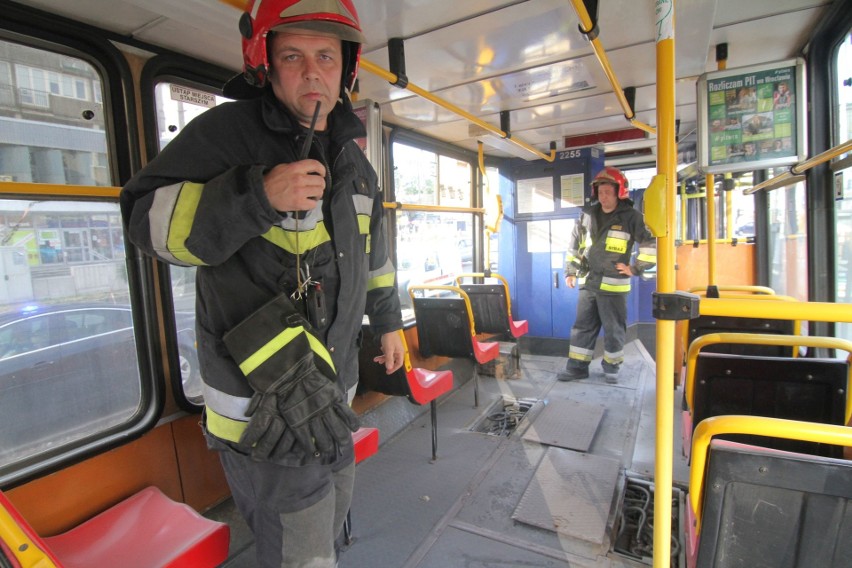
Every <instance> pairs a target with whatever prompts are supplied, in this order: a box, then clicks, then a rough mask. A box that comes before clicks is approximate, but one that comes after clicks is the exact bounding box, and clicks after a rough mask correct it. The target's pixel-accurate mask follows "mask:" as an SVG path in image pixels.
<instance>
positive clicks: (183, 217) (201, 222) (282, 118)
mask: <svg viewBox="0 0 852 568" xmlns="http://www.w3.org/2000/svg"><path fill="white" fill-rule="evenodd" d="M329 125H330V126H329V132H330V138H331V140H330V144H329V147H330V151H331V152H332V158H331V163H330V164H326V169H327V172H328V175H327V177H326V192H325V194H324V196H323V203H322V204H321V205H320V206H318V207H317V208H315V209H314V210H312V211H310V212H309V213H308V215H307V216H306V217H305V218H304V219H300V220H296V219H295V218H294V217H293V215H292V214H290V215H288V214H286V213H279V212H277V211H275V210H274V209H273V208H272V206H271V205H270V203H269V201H268V200H267V198H266V195H265V193H264V191H263V179H262V176H263V174H264V172H265V171H267V170H268V169H270V168H272V167H273V166H275V165H277V164H280V163H288V162H292V161H295V160H296V159H297V156H298V155H299V151H300V149H301V146H302V143H303V141H304V130H303V129H302V128H301V127H300V126H299V125H298V124H297V123H296V121H295V120H294V119H293V118H292V117H291V115H290V114H289V113H288V112H287V111H286V110H285V108H284V107H283V105H281V104H280V103H279V102H278V100H277V99H276V98H275V97H274V95H273V94H272V92H271V90H269V89H267V91H266V93H265V94H264V96H262V97H260V98H257V99H252V100H245V101H237V102H232V103H226V104H222V105H219V106H217V107H215V108H212V109H210V110H208V111H207V112H205V113H204V114H202V115H201V116H199V117H198V118H196V119H195V120H193V121H192V122H190V123H189V124H188V125H187V126H186V128H185V129H184V130H183V132H181V133H180V135H179V136H177V137H176V138H175V139H174V140H173V141H171V142H170V143H169V144H168V146H166V148H165V149H164V150H163V151H162V152H160V154H159V155H158V156H157V157H156V158H155V159H154V160H152V161H151V162H150V163H149V164H148V165H147V166H146V167H145V168H144V169H143V170H142V171H140V172H139V173H138V174H137V175H136V176H134V177H133V179H131V180H130V181H129V182H128V183H127V185H126V186H125V187H124V188H123V190H122V192H121V208H122V214H123V217H124V220H125V223H126V225H127V230H128V231H129V235H130V239H131V241H132V242H133V243H134V244H136V245H137V246H138V247H139V248H141V249H142V250H143V251H145V252H146V253H148V254H150V255H153V256H155V257H157V258H159V259H161V260H164V261H166V262H169V263H172V264H177V265H184V266H197V267H198V269H197V276H196V294H197V296H196V333H197V338H198V355H199V362H200V366H201V371H202V375H203V380H204V383H205V388H204V398H205V405H206V407H207V410H206V418H207V428H208V431H209V433H210V434H213V435H214V436H216V437H218V438H220V439H222V440H227V441H230V442H235V441H237V440H239V438H240V435H241V434H242V432H243V431H244V430H245V426H246V424H247V418H246V417H245V410H246V407H247V405H248V403H249V400H250V398H251V396H252V394H253V391H252V389H251V387H250V386H249V384H248V382H247V380H246V378H245V376H244V375H243V373H242V372H241V371H240V369H239V367H238V366H237V364H236V363H235V362H234V360H233V359H232V358H231V357H230V356H229V355H228V352H227V350H226V348H225V345H224V343H223V341H222V337H223V335H224V334H225V333H226V332H228V331H229V330H231V329H232V328H233V327H235V326H236V325H237V324H238V323H240V322H241V321H242V320H243V319H245V318H246V317H247V316H249V315H250V314H251V313H252V312H253V311H255V310H256V309H258V308H260V307H261V306H263V305H264V304H265V303H266V302H268V301H269V300H270V299H272V298H273V297H275V296H276V295H278V294H280V293H282V292H285V293H287V294H289V293H290V292H292V291H293V290H295V288H296V263H297V261H296V258H297V253H299V255H300V264H301V265H302V266H305V265H307V266H309V267H310V271H311V273H310V276H311V277H312V278H315V279H320V280H325V282H324V284H325V288H326V305H327V312H328V313H329V314H332V317H331V318H330V322H329V323H328V325H327V327H326V328H325V329H323V330H321V333H320V334H321V336H322V337H323V339H324V340H325V342H326V347H327V348H328V350H329V352H330V353H331V357H332V360H333V362H334V365H335V367H336V369H337V372H338V380H339V382H340V386H341V388H343V389H344V390H346V389H348V388H350V387H352V386H353V385H354V384H355V383H356V382H357V380H358V348H359V338H360V330H361V325H362V320H363V316H364V314H367V315H369V317H370V325H371V327H372V332H373V333H374V335H376V336H380V335H382V334H384V333H388V332H391V331H395V330H398V329H401V328H402V320H401V315H400V307H399V298H398V296H397V293H396V289H395V283H394V278H395V270H394V267H393V265H392V264H391V261H390V259H389V257H388V246H387V242H386V238H385V234H384V231H383V228H382V215H383V209H382V196H381V194H380V193H379V189H378V187H377V177H376V174H375V171H374V170H373V168H372V167H371V166H370V164H369V162H368V161H367V159H366V157H365V156H364V153H363V152H362V151H361V149H360V148H359V147H358V145H357V144H356V143H355V142H354V139H355V138H358V137H362V136H364V135H365V131H364V128H363V125H362V124H361V122H360V120H358V118H357V117H356V116H355V115H354V114H353V113H352V112H351V106H349V103H348V101H346V103H338V105H337V106H336V107H335V109H334V111H333V112H332V114H331V115H330V116H329ZM313 144H314V145H317V144H318V141H317V140H316V138H315V139H314V142H313ZM314 150H315V151H314V152H312V153H311V157H312V158H317V159H320V158H319V157H318V156H319V155H320V153H318V152H317V151H316V150H317V149H316V148H315V149H314ZM321 161H324V160H321ZM328 200H330V202H328ZM329 216H330V219H329V218H328V217H329ZM297 229H298V230H297ZM335 266H336V268H337V269H336V270H335ZM338 276H339V279H338Z"/></svg>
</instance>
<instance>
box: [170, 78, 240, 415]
mask: <svg viewBox="0 0 852 568" xmlns="http://www.w3.org/2000/svg"><path fill="white" fill-rule="evenodd" d="M154 100H155V104H156V110H157V134H158V138H157V140H158V142H159V147H160V149H161V150H162V149H163V148H165V146H166V145H167V144H168V143H169V142H171V141H172V140H173V139H174V137H175V136H177V134H178V133H179V132H180V131H181V130H182V129H183V128H184V126H186V125H187V124H188V123H189V122H190V121H191V120H192V119H194V118H195V117H197V116H199V115H201V114H202V113H204V112H205V111H207V110H208V109H210V108H212V107H214V106H217V105H219V104H222V103H224V102H227V101H228V100H230V99H227V98H225V97H222V96H219V95H217V94H216V93H213V92H211V91H210V90H205V89H202V88H199V87H197V86H187V85H182V84H178V83H172V82H165V81H163V82H160V83H157V85H156V86H155V87H154ZM195 270H196V268H195V267H194V266H190V267H184V266H170V267H169V273H170V275H171V282H172V309H173V310H174V312H175V323H176V326H177V329H176V330H175V331H176V333H177V337H178V364H179V366H180V368H179V372H180V379H181V386H182V388H183V395H184V397H185V398H186V400H187V401H189V402H190V403H192V404H195V405H197V406H201V405H203V404H204V396H203V393H202V381H201V370H200V368H199V365H198V358H197V357H196V351H195V350H196V345H195Z"/></svg>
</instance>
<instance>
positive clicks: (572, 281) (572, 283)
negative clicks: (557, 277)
mask: <svg viewBox="0 0 852 568" xmlns="http://www.w3.org/2000/svg"><path fill="white" fill-rule="evenodd" d="M565 283H566V284H567V285H568V287H569V288H575V287H576V286H577V277H576V276H566V277H565Z"/></svg>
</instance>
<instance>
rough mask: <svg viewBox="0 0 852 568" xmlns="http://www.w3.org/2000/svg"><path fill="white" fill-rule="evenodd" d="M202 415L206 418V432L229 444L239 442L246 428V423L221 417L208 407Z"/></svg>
mask: <svg viewBox="0 0 852 568" xmlns="http://www.w3.org/2000/svg"><path fill="white" fill-rule="evenodd" d="M204 413H205V415H206V416H207V431H208V432H210V433H211V434H213V435H214V436H216V437H217V438H221V439H223V440H228V441H229V442H239V441H240V438H241V437H242V436H243V432H245V431H246V427H247V426H248V422H244V421H242V420H234V419H233V418H228V417H227V416H222V415H221V414H218V413H217V412H216V411H214V410H213V409H211V408H210V407H209V406H208V407H206V408H205V410H204Z"/></svg>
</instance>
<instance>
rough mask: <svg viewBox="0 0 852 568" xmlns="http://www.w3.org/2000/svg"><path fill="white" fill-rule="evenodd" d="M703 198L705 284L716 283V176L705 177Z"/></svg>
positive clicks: (711, 284)
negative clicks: (705, 238)
mask: <svg viewBox="0 0 852 568" xmlns="http://www.w3.org/2000/svg"><path fill="white" fill-rule="evenodd" d="M704 185H705V186H706V189H705V191H704V196H705V197H704V200H705V202H706V203H707V285H708V286H715V285H716V178H715V176H714V175H713V174H707V176H706V177H705V184H704Z"/></svg>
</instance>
